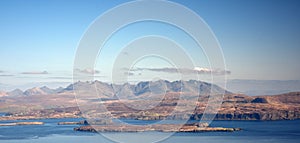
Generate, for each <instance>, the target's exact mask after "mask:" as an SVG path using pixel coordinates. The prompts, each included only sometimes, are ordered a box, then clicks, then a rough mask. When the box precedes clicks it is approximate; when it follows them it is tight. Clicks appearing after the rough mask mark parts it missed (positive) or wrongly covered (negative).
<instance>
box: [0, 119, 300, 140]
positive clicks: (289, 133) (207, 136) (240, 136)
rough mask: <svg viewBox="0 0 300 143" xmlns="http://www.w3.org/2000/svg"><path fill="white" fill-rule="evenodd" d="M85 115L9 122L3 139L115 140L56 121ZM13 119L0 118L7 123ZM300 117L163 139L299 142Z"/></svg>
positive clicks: (0, 130) (137, 136) (143, 136)
mask: <svg viewBox="0 0 300 143" xmlns="http://www.w3.org/2000/svg"><path fill="white" fill-rule="evenodd" d="M79 120H82V119H46V120H26V121H42V122H45V124H44V125H32V126H6V127H3V126H2V127H0V143H20V142H21V143H23V142H24V143H52V142H55V143H66V142H72V143H82V142H85V143H93V142H96V143H98V142H99V143H100V142H101V143H112V141H110V140H109V139H107V138H105V137H103V136H102V135H99V134H97V133H89V132H76V131H73V128H74V127H78V125H57V123H58V122H63V121H79ZM8 122H14V121H0V123H8ZM127 122H129V123H135V124H148V123H154V122H153V121H135V120H129V121H127ZM299 125H300V120H294V121H214V122H212V124H211V126H215V127H239V128H242V129H243V130H242V131H238V132H203V133H176V134H173V135H172V136H171V137H168V138H167V139H165V140H163V141H162V142H164V143H192V142H193V143H195V142H199V143H200V142H203V143H220V142H221V143H271V142H272V143H299V142H300V126H299ZM166 134H168V133H152V132H146V133H108V134H106V135H108V136H109V137H114V138H115V139H116V140H118V139H121V138H126V139H128V141H131V142H135V141H137V140H138V141H139V142H141V143H142V142H147V141H148V138H149V140H150V138H152V139H153V138H156V137H157V138H159V137H160V136H164V135H166Z"/></svg>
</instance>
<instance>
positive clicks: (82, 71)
mask: <svg viewBox="0 0 300 143" xmlns="http://www.w3.org/2000/svg"><path fill="white" fill-rule="evenodd" d="M75 70H76V71H77V72H79V73H83V74H98V73H100V71H98V70H93V69H91V68H86V69H78V68H77V69H75Z"/></svg>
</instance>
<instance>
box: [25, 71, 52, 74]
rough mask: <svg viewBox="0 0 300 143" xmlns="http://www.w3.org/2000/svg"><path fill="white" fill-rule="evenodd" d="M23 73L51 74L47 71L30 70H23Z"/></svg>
mask: <svg viewBox="0 0 300 143" xmlns="http://www.w3.org/2000/svg"><path fill="white" fill-rule="evenodd" d="M21 74H49V73H48V72H47V71H30V72H22V73H21Z"/></svg>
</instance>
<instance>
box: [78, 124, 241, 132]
mask: <svg viewBox="0 0 300 143" xmlns="http://www.w3.org/2000/svg"><path fill="white" fill-rule="evenodd" d="M74 130H75V131H86V132H147V131H158V132H234V131H240V130H241V128H224V127H209V125H208V124H207V123H193V124H185V125H183V126H180V125H178V124H155V125H129V124H126V125H118V124H110V125H93V126H91V125H86V126H81V127H77V128H74Z"/></svg>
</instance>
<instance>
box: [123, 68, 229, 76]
mask: <svg viewBox="0 0 300 143" xmlns="http://www.w3.org/2000/svg"><path fill="white" fill-rule="evenodd" d="M123 70H125V71H127V72H125V73H124V74H127V73H128V72H138V71H143V70H146V71H154V72H165V73H177V72H181V73H185V74H192V73H198V74H214V75H225V74H231V71H228V70H220V69H210V68H202V67H195V68H194V69H187V68H181V69H180V68H179V69H177V68H135V69H130V70H129V69H126V68H123Z"/></svg>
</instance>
